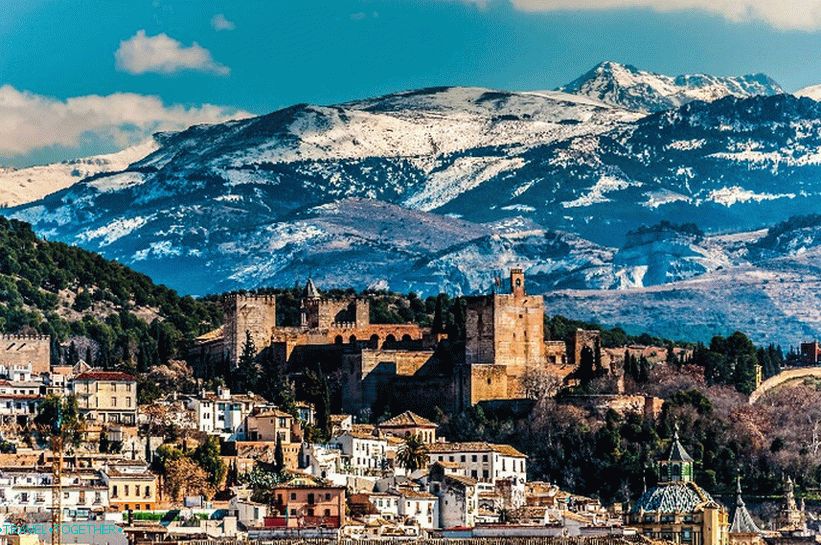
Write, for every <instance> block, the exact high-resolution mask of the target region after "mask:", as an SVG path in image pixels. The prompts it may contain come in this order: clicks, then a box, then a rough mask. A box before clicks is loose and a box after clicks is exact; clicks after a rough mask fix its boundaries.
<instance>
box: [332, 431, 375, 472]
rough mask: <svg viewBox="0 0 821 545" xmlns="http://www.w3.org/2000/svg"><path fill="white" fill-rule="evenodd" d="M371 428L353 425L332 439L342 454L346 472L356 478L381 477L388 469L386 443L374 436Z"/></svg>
mask: <svg viewBox="0 0 821 545" xmlns="http://www.w3.org/2000/svg"><path fill="white" fill-rule="evenodd" d="M374 432H375V430H374V428H373V426H368V425H355V426H353V427H352V429H350V430H346V431H343V432H342V434H341V435H339V436H337V437H335V438H334V439H333V443H335V444H337V445H338V446H339V450H340V451H341V452H342V457H343V463H344V464H345V466H346V470H347V471H346V472H347V473H350V474H351V475H358V476H377V475H381V474H382V473H383V472H384V471H386V470H387V468H388V459H387V450H388V442H387V440H386V439H385V438H384V437H378V436H376V435H374Z"/></svg>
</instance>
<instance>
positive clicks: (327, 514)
mask: <svg viewBox="0 0 821 545" xmlns="http://www.w3.org/2000/svg"><path fill="white" fill-rule="evenodd" d="M325 516H326V517H330V516H331V510H330V509H325Z"/></svg>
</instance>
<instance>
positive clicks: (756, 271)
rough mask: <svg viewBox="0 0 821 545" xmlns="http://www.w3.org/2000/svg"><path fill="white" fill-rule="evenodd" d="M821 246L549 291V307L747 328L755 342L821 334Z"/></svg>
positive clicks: (667, 325) (681, 335)
mask: <svg viewBox="0 0 821 545" xmlns="http://www.w3.org/2000/svg"><path fill="white" fill-rule="evenodd" d="M819 260H821V248H815V249H814V250H812V251H810V252H807V254H805V255H802V256H798V257H795V258H787V259H785V258H782V259H778V260H772V261H767V262H764V263H762V264H759V265H749V264H748V265H744V266H739V267H731V268H727V269H720V270H717V271H714V272H711V273H708V274H704V275H701V276H698V277H695V278H692V279H689V280H684V281H680V282H674V283H670V284H665V285H661V286H652V287H648V288H637V289H630V290H564V291H555V292H549V293H547V294H546V297H545V306H546V308H547V309H549V310H548V312H551V313H556V314H562V315H567V316H577V317H579V318H581V319H588V320H596V321H598V322H599V323H602V324H605V325H610V326H616V325H618V326H621V327H623V328H624V329H625V330H627V331H628V332H632V333H638V332H645V331H646V332H649V333H651V334H653V335H659V336H663V337H667V338H676V339H691V340H692V339H700V340H703V341H709V339H710V338H711V337H712V336H713V335H722V334H723V335H728V334H730V333H732V332H734V331H743V332H745V333H747V334H748V335H749V336H750V337H751V338H752V339H753V340H754V341H755V342H756V343H759V344H764V343H770V342H772V343H776V344H780V345H781V346H794V345H795V344H797V343H798V342H799V341H801V340H802V339H813V338H818V337H819V336H821V313H819V312H818V308H819V306H821V280H820V279H821V269H819V266H818V263H819Z"/></svg>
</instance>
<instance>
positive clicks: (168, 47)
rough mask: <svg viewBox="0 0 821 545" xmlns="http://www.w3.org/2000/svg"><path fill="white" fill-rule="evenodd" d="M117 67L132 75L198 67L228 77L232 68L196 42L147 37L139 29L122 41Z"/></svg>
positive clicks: (163, 37)
mask: <svg viewBox="0 0 821 545" xmlns="http://www.w3.org/2000/svg"><path fill="white" fill-rule="evenodd" d="M114 58H115V59H116V61H117V69H118V70H122V71H124V72H128V73H130V74H144V73H146V72H157V73H160V74H171V73H174V72H179V71H181V70H197V71H200V72H211V73H213V74H217V75H220V76H227V75H228V74H229V73H230V72H231V70H230V69H229V68H228V67H227V66H225V65H222V64H220V63H218V62H216V61H215V60H214V59H213V58H212V57H211V52H210V51H208V50H207V49H205V48H204V47H202V46H201V45H199V44H198V43H197V42H194V43H193V44H191V45H190V46H188V47H186V46H184V45H182V44H181V43H180V42H178V41H177V40H175V39H174V38H172V37H171V36H169V35H167V34H157V35H156V36H147V35H146V33H145V30H139V31H137V33H136V34H135V35H134V36H132V37H131V38H129V39H127V40H123V41H121V42H120V47H118V48H117V51H115V52H114Z"/></svg>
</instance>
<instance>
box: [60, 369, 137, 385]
mask: <svg viewBox="0 0 821 545" xmlns="http://www.w3.org/2000/svg"><path fill="white" fill-rule="evenodd" d="M74 380H110V381H114V382H134V381H136V380H137V379H136V378H134V377H133V376H132V375H129V374H128V373H123V372H122V371H86V372H85V373H80V374H79V375H77V376H76V377H75V378H74Z"/></svg>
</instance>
